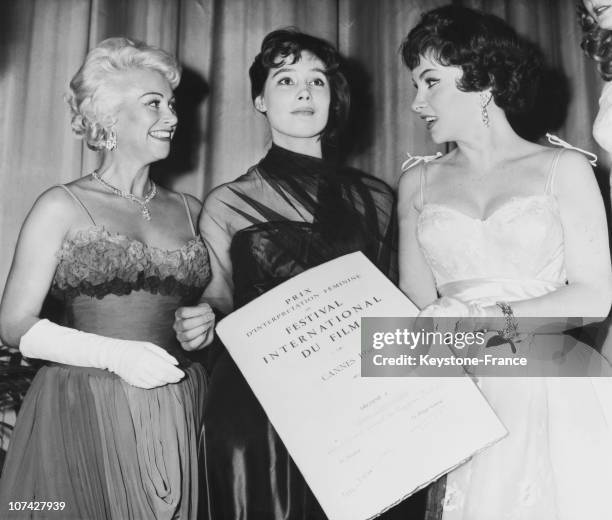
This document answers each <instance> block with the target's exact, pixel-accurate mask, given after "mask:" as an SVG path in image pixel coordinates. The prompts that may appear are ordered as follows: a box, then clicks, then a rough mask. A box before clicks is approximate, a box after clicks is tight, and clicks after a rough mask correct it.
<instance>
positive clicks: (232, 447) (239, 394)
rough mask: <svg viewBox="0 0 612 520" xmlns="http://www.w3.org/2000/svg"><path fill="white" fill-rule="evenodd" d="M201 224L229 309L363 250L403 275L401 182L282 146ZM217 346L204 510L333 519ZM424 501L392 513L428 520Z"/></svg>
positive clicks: (217, 291)
mask: <svg viewBox="0 0 612 520" xmlns="http://www.w3.org/2000/svg"><path fill="white" fill-rule="evenodd" d="M201 232H202V234H203V236H204V239H205V241H206V243H207V246H208V248H209V252H210V256H211V264H212V273H213V277H212V280H211V283H210V284H209V285H208V287H207V289H206V291H205V294H204V298H205V299H206V300H207V301H209V302H210V303H211V304H212V305H213V306H214V307H216V308H217V309H218V310H219V311H221V312H222V313H228V312H230V311H231V310H233V309H235V308H238V307H240V306H242V305H244V304H245V303H247V302H249V301H251V300H252V299H254V298H256V297H257V296H259V295H261V294H263V293H265V292H266V291H268V290H269V289H271V288H272V287H274V286H276V285H278V284H280V283H282V282H283V281H285V280H287V279H289V278H291V277H293V276H295V275H297V274H299V273H301V272H302V271H304V270H306V269H308V268H310V267H313V266H316V265H318V264H321V263H323V262H326V261H328V260H331V259H333V258H336V257H338V256H341V255H343V254H346V253H350V252H353V251H357V250H361V251H363V252H364V253H365V254H366V255H367V256H368V257H369V258H370V260H372V261H373V262H374V263H375V264H376V265H377V266H378V267H379V268H380V269H381V270H382V271H383V272H385V273H386V274H387V275H388V276H390V278H391V279H393V280H395V276H396V269H395V266H396V251H395V236H396V233H395V215H394V195H393V192H392V191H391V189H390V188H389V187H388V186H387V185H386V184H385V183H383V182H382V181H380V180H378V179H375V178H373V177H370V176H367V175H365V174H363V173H361V172H359V171H356V170H352V169H349V168H337V167H336V166H335V165H334V164H332V163H329V162H327V161H324V160H321V159H317V158H313V157H310V156H306V155H300V154H297V153H293V152H290V151H288V150H285V149H283V148H279V147H277V146H273V147H272V148H271V150H270V151H269V152H268V154H267V155H266V157H265V158H264V159H263V160H262V161H261V162H260V163H259V164H258V165H256V166H254V167H253V168H251V169H250V170H249V171H248V172H247V173H246V174H245V175H243V176H241V177H239V178H238V179H237V180H236V181H234V182H231V183H229V184H225V185H223V186H220V187H219V188H217V189H215V190H214V191H213V192H212V193H211V194H210V195H209V197H208V198H207V200H206V202H205V207H204V218H203V226H202V229H201ZM210 349H211V351H210V354H211V356H210V369H211V381H210V386H209V394H208V399H207V405H206V410H205V425H206V426H205V429H206V442H205V450H206V457H205V460H206V467H207V470H206V471H207V477H208V487H209V489H208V495H209V496H208V497H207V500H206V501H203V502H204V503H205V504H208V510H206V511H204V510H203V517H204V518H214V519H215V520H218V519H237V518H241V519H247V520H252V519H273V520H281V519H283V520H287V519H291V520H298V519H304V520H306V519H309V520H312V519H315V520H316V519H324V518H326V517H325V515H324V514H323V511H322V510H321V508H320V506H319V504H318V502H317V501H316V499H315V498H314V496H313V495H312V493H311V492H310V490H309V488H308V486H307V485H306V483H305V482H304V480H303V478H302V476H301V474H300V472H299V470H298V469H297V467H296V466H295V464H294V463H293V461H292V460H291V458H290V457H289V455H288V453H287V451H286V449H285V447H284V445H283V444H282V442H281V441H280V439H279V438H278V436H277V434H276V432H275V431H274V428H273V427H272V425H271V424H270V423H269V421H268V420H267V417H266V415H265V413H264V411H263V409H262V408H261V406H260V404H259V402H258V401H257V399H256V398H255V396H254V395H253V393H252V391H251V389H250V388H249V386H248V385H247V383H246V381H245V380H244V378H243V377H242V374H241V373H240V371H239V370H238V368H237V367H236V365H235V364H234V362H233V361H232V359H231V357H230V356H229V354H228V353H227V351H226V350H225V348H224V347H223V346H222V345H221V344H218V343H217V344H215V345H213V346H212V347H210ZM279 390H280V391H282V389H279ZM321 427H322V428H325V425H324V424H322V425H321ZM414 502H415V501H414V500H412V501H406V502H405V503H404V504H403V505H400V506H399V508H396V509H398V513H397V516H396V515H394V514H388V515H389V516H387V515H385V516H384V518H400V517H401V518H403V519H404V520H406V519H410V518H421V517H422V516H419V515H418V514H417V513H416V512H414V514H413V516H411V515H410V513H409V511H412V510H413V509H414ZM399 509H402V511H399Z"/></svg>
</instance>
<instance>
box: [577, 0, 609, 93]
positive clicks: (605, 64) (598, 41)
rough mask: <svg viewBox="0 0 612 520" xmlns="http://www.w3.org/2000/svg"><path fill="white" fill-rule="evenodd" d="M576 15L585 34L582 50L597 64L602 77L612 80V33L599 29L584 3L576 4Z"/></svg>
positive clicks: (581, 44)
mask: <svg viewBox="0 0 612 520" xmlns="http://www.w3.org/2000/svg"><path fill="white" fill-rule="evenodd" d="M576 13H577V15H578V21H579V22H580V26H581V27H582V32H583V34H582V42H581V43H580V46H581V47H582V50H583V51H584V53H585V54H586V55H587V56H588V57H589V58H591V59H593V60H595V61H596V62H597V69H598V70H599V74H600V75H601V77H602V78H603V79H604V80H606V81H610V80H612V31H609V30H607V29H602V28H601V27H599V25H597V21H596V20H595V19H594V18H593V17H592V16H591V15H590V14H589V12H588V11H587V10H586V8H585V7H584V4H583V3H582V2H579V3H577V4H576Z"/></svg>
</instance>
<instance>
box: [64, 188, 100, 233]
mask: <svg viewBox="0 0 612 520" xmlns="http://www.w3.org/2000/svg"><path fill="white" fill-rule="evenodd" d="M56 186H59V187H60V188H64V191H66V193H68V195H70V196H71V197H72V198H73V199H74V200H75V201H76V202H77V204H78V205H79V206H81V208H83V211H84V212H85V213H87V216H88V217H89V220H91V223H92V224H93V225H94V226H97V224H96V221H95V220H94V219H93V217H92V216H91V213H90V212H89V210H88V209H87V207H86V206H85V204H83V201H82V200H81V199H79V198H78V197H77V196H76V195H75V194H74V193H73V192H72V190H71V189H70V188H68V186H66V185H65V184H56Z"/></svg>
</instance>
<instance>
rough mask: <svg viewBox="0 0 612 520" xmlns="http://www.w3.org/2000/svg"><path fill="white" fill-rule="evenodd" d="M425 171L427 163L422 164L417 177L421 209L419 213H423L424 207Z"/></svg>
mask: <svg viewBox="0 0 612 520" xmlns="http://www.w3.org/2000/svg"><path fill="white" fill-rule="evenodd" d="M426 169H427V163H423V165H422V166H421V172H420V175H419V180H420V181H419V191H420V196H419V200H420V203H421V208H420V211H423V208H424V207H425V188H426V186H427V176H426V175H425V171H426Z"/></svg>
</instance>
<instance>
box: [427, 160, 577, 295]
mask: <svg viewBox="0 0 612 520" xmlns="http://www.w3.org/2000/svg"><path fill="white" fill-rule="evenodd" d="M558 158H559V154H557V156H556V157H555V160H554V162H553V167H552V168H551V172H550V174H549V179H548V181H547V185H546V189H545V192H544V193H541V194H534V195H528V196H520V197H513V198H511V199H509V200H507V201H506V202H505V203H504V204H503V205H502V206H500V207H498V208H497V210H496V211H495V212H494V213H492V214H491V215H489V216H487V218H485V219H479V218H474V217H472V216H469V215H466V214H464V213H462V212H460V211H458V210H456V209H454V208H452V207H450V206H447V205H443V204H437V203H432V202H424V203H423V206H422V208H423V209H422V211H421V214H420V215H419V219H418V222H417V238H418V241H419V246H420V247H421V250H422V251H423V255H424V256H425V258H426V260H427V262H428V264H429V267H430V268H431V271H432V273H433V276H434V279H435V281H436V285H437V288H438V292H439V293H440V294H441V295H449V296H456V297H460V298H461V299H467V300H488V299H491V300H493V301H495V298H497V299H503V300H507V301H515V300H520V299H524V298H533V297H537V296H540V295H542V294H545V293H547V292H550V291H551V290H554V289H556V288H558V287H560V286H561V285H562V284H564V283H565V282H566V271H565V257H564V242H563V227H562V224H561V217H560V214H559V207H558V204H557V200H556V198H555V197H554V195H553V194H552V188H551V186H552V180H553V178H554V177H553V176H554V169H555V165H556V163H557V161H558ZM423 175H425V174H424V173H423Z"/></svg>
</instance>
